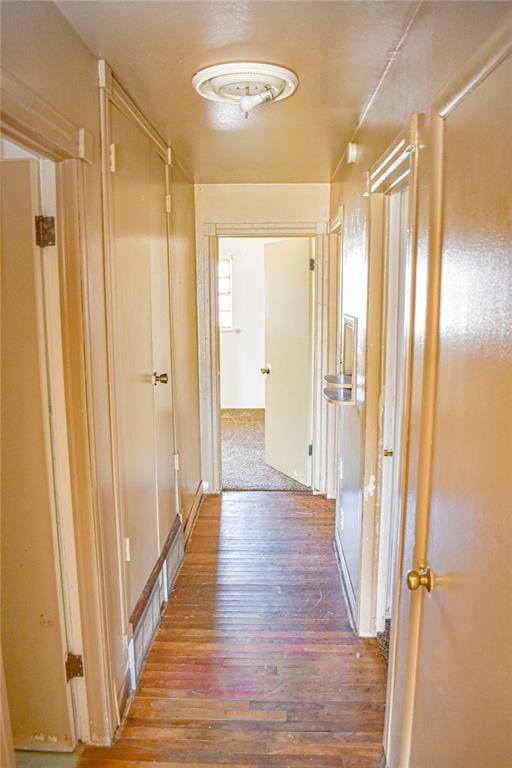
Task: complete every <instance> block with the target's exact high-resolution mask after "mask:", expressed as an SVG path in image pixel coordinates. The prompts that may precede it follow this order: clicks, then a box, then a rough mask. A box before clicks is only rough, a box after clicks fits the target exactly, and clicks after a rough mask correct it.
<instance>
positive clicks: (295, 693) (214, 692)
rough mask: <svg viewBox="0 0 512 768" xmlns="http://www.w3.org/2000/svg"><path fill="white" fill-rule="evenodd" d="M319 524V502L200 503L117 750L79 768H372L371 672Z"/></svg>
mask: <svg viewBox="0 0 512 768" xmlns="http://www.w3.org/2000/svg"><path fill="white" fill-rule="evenodd" d="M333 525H334V503H333V502H330V501H326V500H325V499H324V498H323V497H319V496H315V497H311V496H310V495H306V494H298V493H291V494H290V493H276V492H272V493H261V492H260V493H258V492H252V493H243V492H233V493H224V494H223V495H222V496H209V497H207V498H206V499H205V501H204V503H203V505H202V508H201V511H200V515H199V520H198V522H197V525H196V528H195V530H194V533H193V537H192V540H191V542H190V546H189V549H188V551H187V554H186V556H185V562H184V565H183V568H182V570H181V572H180V574H179V576H178V580H177V585H176V588H175V590H174V591H173V593H172V595H171V597H170V600H169V603H168V605H167V607H166V610H165V613H164V615H163V617H162V623H161V627H160V629H159V630H158V632H157V634H156V636H155V641H154V642H153V645H152V648H151V650H150V652H149V655H148V658H147V661H146V665H145V668H144V670H143V673H142V677H141V681H140V684H139V687H138V690H137V693H136V696H135V699H134V701H133V703H132V706H131V709H130V711H129V715H128V718H127V720H126V721H125V723H124V725H123V726H122V728H121V731H120V734H119V738H118V739H117V741H116V743H115V744H114V746H112V747H110V748H94V747H87V748H86V750H85V752H84V754H83V758H82V760H81V761H80V764H79V766H80V768H100V766H101V767H102V768H107V767H108V768H128V767H129V766H133V768H134V767H135V765H137V768H142V767H143V766H149V765H150V764H151V765H154V764H156V765H158V764H165V766H166V768H198V766H208V768H215V766H223V768H242V766H244V768H249V767H251V768H272V767H273V766H274V767H275V768H278V767H279V768H281V767H282V768H284V767H285V766H286V768H305V766H311V767H312V768H377V766H379V764H380V756H381V753H382V729H383V721H384V703H385V684H386V676H385V670H384V665H383V662H382V660H381V658H380V656H379V652H378V648H377V644H376V642H375V641H374V640H364V639H360V638H358V637H356V636H355V635H354V633H353V631H352V629H351V628H350V624H349V620H348V617H347V612H346V608H345V602H344V598H343V593H342V590H341V586H340V581H339V574H338V570H337V564H336V557H335V554H334V549H333V545H332V536H333Z"/></svg>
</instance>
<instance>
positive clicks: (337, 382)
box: [324, 373, 352, 389]
mask: <svg viewBox="0 0 512 768" xmlns="http://www.w3.org/2000/svg"><path fill="white" fill-rule="evenodd" d="M324 381H325V383H326V384H328V385H329V387H337V388H340V389H352V376H349V375H347V374H337V373H327V374H326V375H325V376H324Z"/></svg>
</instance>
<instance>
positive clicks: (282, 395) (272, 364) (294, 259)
mask: <svg viewBox="0 0 512 768" xmlns="http://www.w3.org/2000/svg"><path fill="white" fill-rule="evenodd" d="M310 258H311V242H310V240H309V239H307V238H304V239H302V238H297V239H294V240H282V241H280V242H276V243H270V244H268V245H266V246H265V359H266V365H268V366H269V371H270V372H269V373H268V374H267V382H266V391H265V461H266V462H267V464H270V466H272V467H274V468H275V469H278V470H279V471H280V472H283V473H284V474H285V475H288V476H289V477H292V478H293V479H294V480H297V481H298V482H299V483H303V484H304V485H308V486H309V485H311V459H310V456H309V450H308V449H309V445H310V443H311V439H312V432H311V421H312V418H311V392H312V349H311V346H312V342H311V339H312V336H311V318H312V282H313V281H312V278H311V276H312V274H313V273H312V272H311V270H310V267H309V260H310Z"/></svg>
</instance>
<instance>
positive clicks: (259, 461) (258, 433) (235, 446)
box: [221, 408, 309, 492]
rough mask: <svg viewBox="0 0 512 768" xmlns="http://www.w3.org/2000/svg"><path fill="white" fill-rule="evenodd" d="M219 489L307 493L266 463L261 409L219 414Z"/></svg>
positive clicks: (233, 410) (228, 411)
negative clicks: (220, 465) (220, 434)
mask: <svg viewBox="0 0 512 768" xmlns="http://www.w3.org/2000/svg"><path fill="white" fill-rule="evenodd" d="M221 430H222V487H223V489H224V490H226V491H302V492H304V491H307V490H309V489H308V488H307V486H305V485H302V483H298V482H296V480H292V478H291V477H288V476H287V475H283V474H282V473H281V472H278V471H277V470H276V469H273V468H272V467H269V466H268V464H265V411H264V409H263V408H261V409H260V408H252V409H241V408H236V409H225V410H222V411H221Z"/></svg>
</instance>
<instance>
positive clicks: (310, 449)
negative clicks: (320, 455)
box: [308, 443, 313, 456]
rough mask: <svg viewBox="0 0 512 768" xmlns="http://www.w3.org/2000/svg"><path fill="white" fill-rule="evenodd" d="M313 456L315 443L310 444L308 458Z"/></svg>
mask: <svg viewBox="0 0 512 768" xmlns="http://www.w3.org/2000/svg"><path fill="white" fill-rule="evenodd" d="M312 455H313V443H310V444H309V445H308V456H312Z"/></svg>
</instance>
